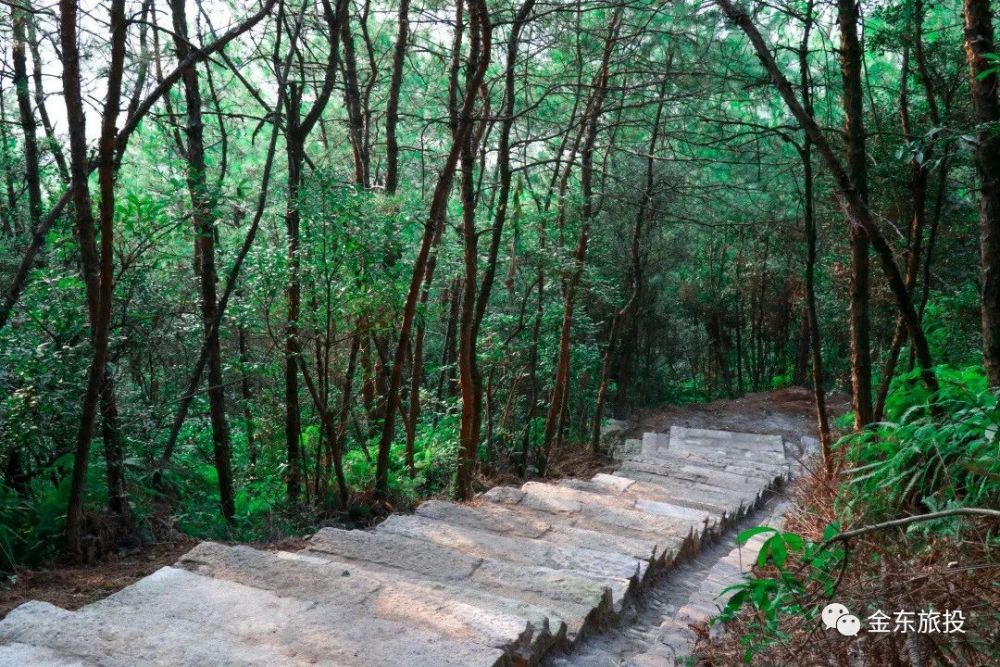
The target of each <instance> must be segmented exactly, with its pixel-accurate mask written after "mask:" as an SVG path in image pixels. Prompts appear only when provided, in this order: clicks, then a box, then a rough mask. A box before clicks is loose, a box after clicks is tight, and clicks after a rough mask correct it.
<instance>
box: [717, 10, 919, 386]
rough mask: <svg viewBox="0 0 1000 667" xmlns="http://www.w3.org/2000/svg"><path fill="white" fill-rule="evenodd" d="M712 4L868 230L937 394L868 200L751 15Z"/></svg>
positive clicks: (912, 312) (853, 217) (915, 320)
mask: <svg viewBox="0 0 1000 667" xmlns="http://www.w3.org/2000/svg"><path fill="white" fill-rule="evenodd" d="M715 4H716V5H717V6H718V7H719V8H720V9H721V10H722V11H723V12H724V13H725V14H726V16H727V17H728V18H729V20H730V21H732V22H733V23H735V24H736V25H737V26H738V27H739V28H740V30H742V31H743V33H744V34H745V35H746V36H747V37H748V38H749V40H750V43H751V45H752V46H753V48H754V51H755V52H756V54H757V58H758V59H759V60H760V62H761V64H762V65H763V66H764V69H765V70H766V71H767V73H768V75H769V76H770V77H771V81H772V82H773V83H774V85H775V87H776V88H777V89H778V93H779V94H780V95H781V98H782V100H784V102H785V105H786V106H787V107H788V109H789V111H790V112H791V113H792V115H793V116H794V117H795V119H796V121H798V123H799V125H800V126H801V127H802V129H803V130H804V131H805V132H806V135H807V136H808V137H809V138H810V140H811V141H812V142H813V145H814V146H815V147H816V149H817V150H818V151H819V154H820V157H822V159H823V161H824V162H825V163H826V166H827V168H828V169H829V171H830V173H831V175H832V176H833V179H834V183H835V184H836V186H837V190H838V191H839V193H840V197H841V200H842V204H843V206H844V209H845V210H846V211H847V213H848V217H849V220H850V221H851V222H852V223H854V224H857V225H860V226H861V227H863V228H864V229H865V231H866V232H867V233H868V238H869V239H870V241H871V244H872V247H873V248H874V250H875V253H876V255H877V256H878V259H879V264H880V265H881V267H882V271H883V273H885V276H886V278H887V280H888V282H889V288H890V290H891V291H892V295H893V297H894V298H895V300H896V306H897V308H898V309H899V311H900V313H901V314H902V316H903V319H904V320H905V321H906V330H907V334H908V335H909V337H910V340H911V341H913V346H914V351H915V353H916V357H917V362H918V363H919V364H920V367H921V376H922V378H923V381H924V384H925V385H926V386H927V388H928V389H929V390H930V391H931V392H932V393H937V391H938V381H937V376H936V374H935V373H934V361H933V358H932V356H931V352H930V347H929V345H928V343H927V337H926V336H925V335H924V330H923V327H922V326H921V324H920V319H919V317H918V316H917V311H916V308H914V306H913V300H912V299H911V298H910V294H909V291H908V290H907V289H906V283H905V281H904V280H903V276H902V273H900V270H899V266H898V265H897V264H896V260H895V256H894V254H893V249H892V246H891V245H889V242H888V241H886V240H885V237H883V236H882V233H881V231H880V230H879V228H878V227H877V226H876V224H875V220H874V219H873V217H872V214H871V211H870V210H869V208H868V204H867V202H866V201H865V200H864V199H863V198H862V197H861V196H860V195H859V194H858V192H857V191H856V190H855V188H854V185H853V183H852V181H851V178H850V176H849V175H848V172H847V170H846V169H845V168H844V166H843V164H841V162H840V160H839V159H838V158H837V156H836V154H835V153H834V151H833V147H832V146H831V145H830V143H829V141H827V138H826V135H825V134H824V133H823V130H822V129H820V127H819V125H818V124H817V123H816V120H815V119H814V118H813V117H812V115H811V114H809V113H806V111H805V110H804V109H803V107H802V105H801V103H800V102H799V100H798V99H797V98H796V96H795V91H794V90H793V89H792V86H791V84H790V83H789V82H788V79H787V78H785V76H784V74H782V73H781V70H780V69H779V68H778V65H777V63H776V62H775V60H774V56H773V55H772V54H771V51H770V49H769V47H768V44H767V42H765V41H764V38H763V37H762V36H761V34H760V31H759V30H757V27H756V26H755V25H754V24H753V22H752V21H751V20H750V17H748V16H747V15H746V13H745V12H743V11H742V10H740V9H737V8H736V7H735V6H734V5H733V3H732V0H715Z"/></svg>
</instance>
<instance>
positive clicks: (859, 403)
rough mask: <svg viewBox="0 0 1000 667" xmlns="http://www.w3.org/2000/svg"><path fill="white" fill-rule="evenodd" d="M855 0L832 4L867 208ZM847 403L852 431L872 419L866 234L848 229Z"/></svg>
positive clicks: (853, 158) (857, 181)
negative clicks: (835, 15)
mask: <svg viewBox="0 0 1000 667" xmlns="http://www.w3.org/2000/svg"><path fill="white" fill-rule="evenodd" d="M858 10H859V5H858V0H837V23H838V24H839V26H840V72H841V77H842V79H843V85H844V101H843V105H844V123H845V126H844V136H845V138H846V142H847V173H848V177H849V178H850V182H851V187H852V189H853V191H854V193H855V194H857V196H858V197H859V198H860V199H861V201H862V202H864V203H865V205H866V206H867V204H868V168H867V159H868V158H867V155H866V154H865V127H864V96H863V93H862V87H861V82H862V73H861V68H862V62H861V58H862V52H861V42H860V40H859V38H858ZM850 237H851V288H850V290H851V291H850V303H851V305H850V331H851V403H852V407H853V408H854V428H855V429H861V428H864V426H865V425H867V424H869V423H871V422H872V420H873V414H872V360H871V342H870V340H869V339H870V331H871V325H870V320H869V318H870V310H871V308H870V302H871V287H870V284H869V283H870V278H869V273H870V271H869V264H868V249H869V243H868V234H867V233H866V231H865V229H864V228H863V227H861V226H859V225H853V224H852V225H851V229H850Z"/></svg>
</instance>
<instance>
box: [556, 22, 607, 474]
mask: <svg viewBox="0 0 1000 667" xmlns="http://www.w3.org/2000/svg"><path fill="white" fill-rule="evenodd" d="M622 11H623V10H622V7H621V6H618V7H617V8H616V9H615V12H614V14H613V15H612V17H611V22H610V25H609V26H608V35H607V38H606V40H605V43H604V54H603V58H602V61H601V67H600V70H599V71H598V74H597V78H596V80H595V82H594V87H593V93H592V97H591V100H590V103H589V105H588V106H589V107H590V108H589V109H588V111H587V113H586V127H587V131H586V138H585V139H584V143H583V148H582V150H581V166H580V187H581V191H582V197H583V205H582V208H581V211H580V237H579V239H578V240H577V245H576V252H575V253H574V256H573V259H574V264H575V266H574V267H573V269H572V272H571V274H570V276H569V279H568V280H567V281H566V289H565V294H564V302H563V318H562V328H561V332H560V334H559V353H558V358H557V361H556V377H555V384H554V385H553V389H552V400H551V401H550V402H549V411H548V414H547V415H546V419H545V431H544V433H543V435H542V451H543V452H544V454H543V458H542V461H541V464H542V465H541V470H540V471H539V472H540V474H543V475H544V474H545V468H546V466H547V465H548V462H549V461H551V459H552V455H553V453H554V447H555V442H556V435H557V430H558V429H559V423H560V422H561V421H562V413H563V406H564V404H565V402H566V400H567V397H568V384H569V365H570V363H569V362H570V334H571V331H572V327H573V308H574V305H575V301H576V289H577V286H578V285H579V284H580V278H581V277H582V275H583V266H584V262H585V261H586V259H587V244H588V241H589V238H590V223H591V217H592V215H593V192H592V183H593V165H594V147H595V144H596V142H597V131H598V128H599V123H600V117H601V111H602V107H603V102H604V94H605V92H606V91H607V87H608V79H609V67H610V61H611V54H612V52H613V50H614V46H615V42H616V41H617V39H618V30H619V27H620V26H621V15H622Z"/></svg>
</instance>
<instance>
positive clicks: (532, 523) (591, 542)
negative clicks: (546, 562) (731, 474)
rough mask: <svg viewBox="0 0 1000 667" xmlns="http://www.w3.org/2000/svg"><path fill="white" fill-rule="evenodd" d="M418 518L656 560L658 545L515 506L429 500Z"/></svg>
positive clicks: (646, 560) (653, 561) (421, 506)
mask: <svg viewBox="0 0 1000 667" xmlns="http://www.w3.org/2000/svg"><path fill="white" fill-rule="evenodd" d="M416 514H417V515H418V516H425V517H427V518H429V519H436V520H438V521H447V522H448V523H450V524H452V525H456V526H466V527H468V528H475V529H477V530H484V531H488V532H491V533H497V534H499V535H509V536H512V537H530V538H534V539H542V540H545V541H546V542H550V543H552V544H563V545H567V546H574V547H585V548H588V549H593V550H595V551H603V552H605V553H611V554H623V555H626V556H630V557H632V558H635V559H637V560H640V561H643V562H646V563H648V564H650V565H653V564H656V563H657V562H658V560H659V557H658V554H657V550H656V548H657V545H656V542H655V541H653V540H645V539H640V538H638V537H635V536H633V535H630V534H626V533H625V532H624V531H619V532H616V533H609V532H598V531H596V530H588V529H586V528H577V527H574V526H570V525H567V524H566V523H565V519H564V518H563V517H561V516H559V515H552V514H546V513H544V512H536V511H532V510H528V509H524V508H520V507H516V506H500V505H495V504H493V503H488V502H483V503H478V504H475V505H472V504H459V503H452V502H446V501H443V500H428V501H426V502H424V503H421V505H420V506H419V507H417V509H416Z"/></svg>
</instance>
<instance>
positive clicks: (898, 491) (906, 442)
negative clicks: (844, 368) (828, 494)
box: [838, 366, 1000, 529]
mask: <svg viewBox="0 0 1000 667" xmlns="http://www.w3.org/2000/svg"><path fill="white" fill-rule="evenodd" d="M935 370H936V373H937V376H938V381H939V383H940V385H941V391H940V394H939V396H938V397H937V400H936V401H934V403H933V404H931V402H930V398H931V397H930V396H928V393H927V389H926V387H925V386H924V385H923V383H921V382H920V380H919V373H918V372H916V371H915V372H911V373H907V374H903V375H900V376H899V377H897V378H896V379H895V380H894V381H893V385H892V391H891V393H890V398H889V400H887V402H886V416H887V421H885V422H883V423H880V424H876V425H874V426H873V427H872V428H870V429H868V430H865V431H862V432H860V433H856V434H852V435H849V436H846V437H845V438H844V439H842V441H841V442H840V443H838V446H839V447H841V448H842V449H843V450H844V451H845V455H846V457H847V459H848V461H849V462H850V463H851V464H853V466H854V467H853V468H852V470H851V471H850V475H849V478H848V482H847V485H846V490H847V491H848V492H849V493H848V495H847V496H846V498H845V507H844V510H845V512H847V513H848V514H849V515H858V514H862V515H864V516H865V517H875V518H877V517H883V516H895V515H898V513H899V512H900V511H909V512H922V511H931V510H937V509H942V508H947V507H955V506H985V507H995V506H996V505H997V504H998V503H1000V456H998V454H1000V439H998V430H1000V409H998V405H997V394H996V392H995V391H990V390H988V389H987V388H986V378H985V375H984V373H983V371H982V369H981V368H980V367H969V368H961V369H956V368H951V367H945V366H939V367H937V368H936V369H935ZM925 528H926V527H922V528H921V529H925Z"/></svg>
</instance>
